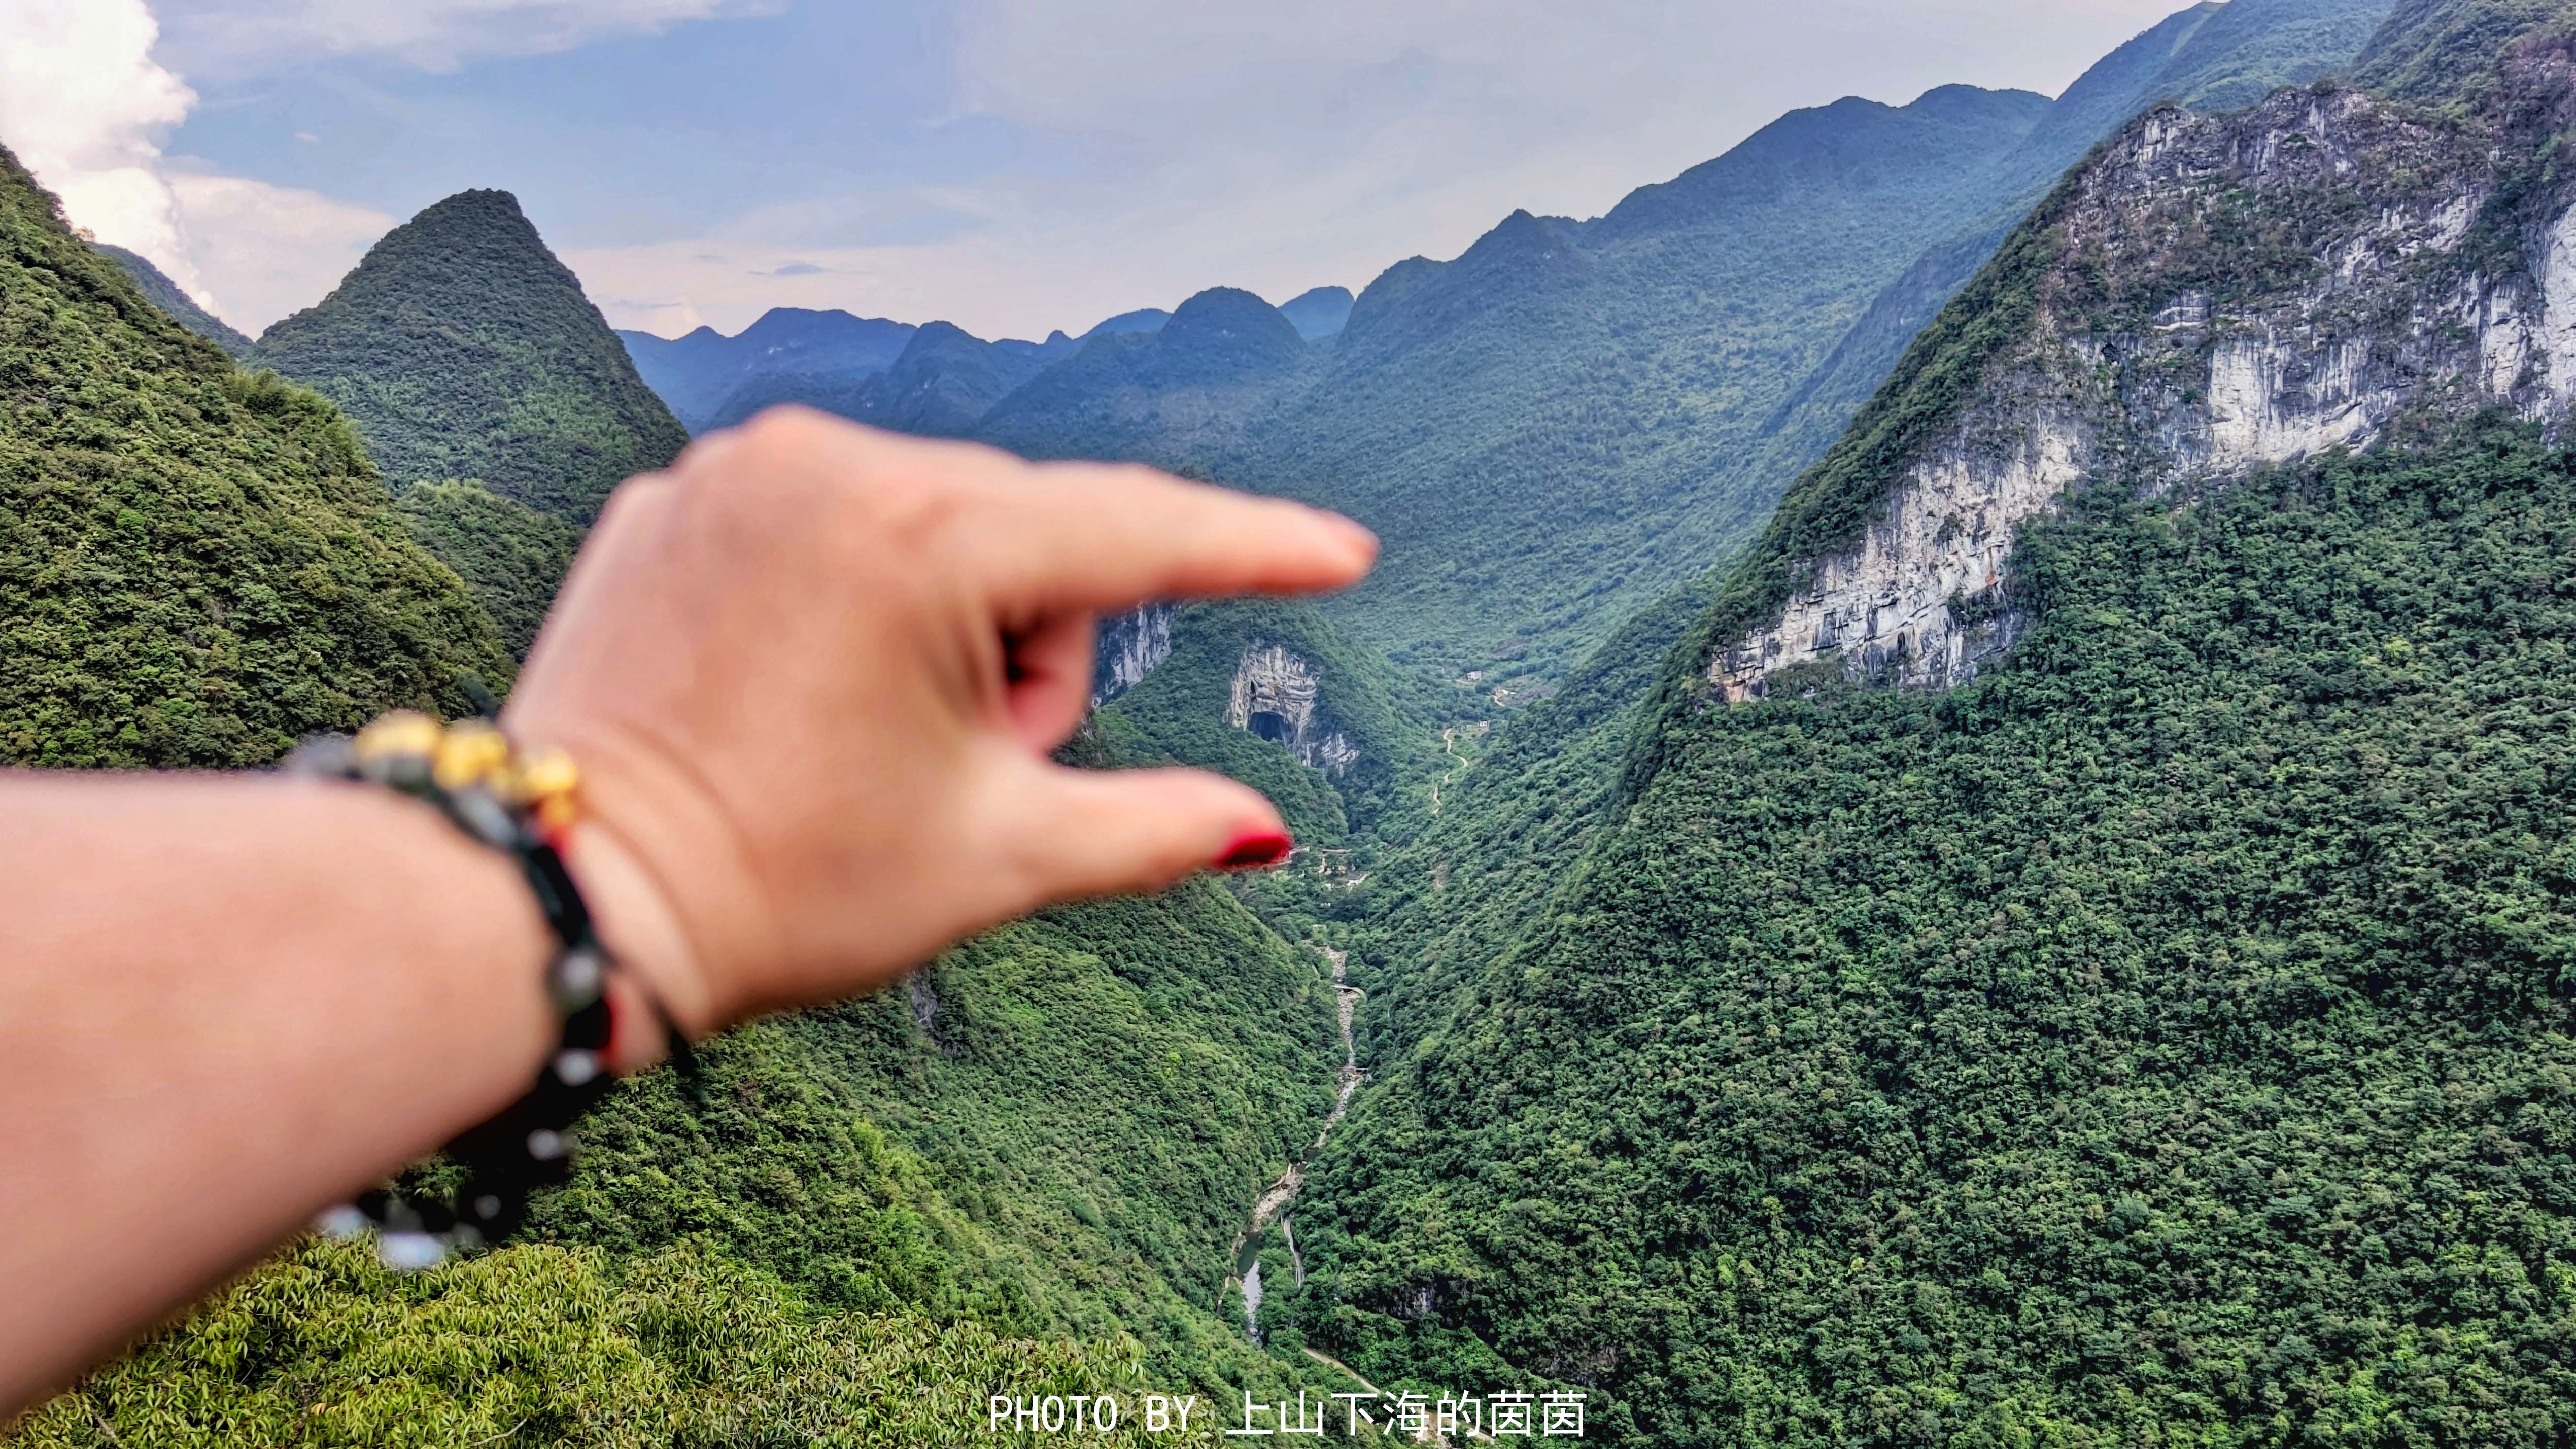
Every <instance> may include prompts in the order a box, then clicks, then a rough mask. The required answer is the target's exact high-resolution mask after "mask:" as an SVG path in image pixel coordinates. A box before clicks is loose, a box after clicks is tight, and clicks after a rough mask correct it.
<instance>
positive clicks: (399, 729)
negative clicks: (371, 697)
mask: <svg viewBox="0 0 2576 1449" xmlns="http://www.w3.org/2000/svg"><path fill="white" fill-rule="evenodd" d="M439 733H440V731H439V727H438V721H436V720H434V719H431V718H430V717H429V716H428V715H425V714H418V713H415V712H413V711H411V710H407V709H398V710H395V711H394V712H393V713H391V714H388V715H385V716H384V717H382V718H381V719H378V720H377V721H376V722H375V723H374V724H371V725H369V726H367V727H366V728H365V729H362V730H360V731H358V737H357V738H356V739H355V740H353V741H351V742H350V749H351V751H352V752H353V753H355V754H356V755H357V757H358V760H359V762H360V763H361V764H364V763H367V762H370V761H375V760H383V759H390V758H393V757H395V756H399V755H427V754H430V753H432V752H433V751H435V750H436V749H437V748H438V739H439Z"/></svg>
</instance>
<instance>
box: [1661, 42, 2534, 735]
mask: <svg viewBox="0 0 2576 1449" xmlns="http://www.w3.org/2000/svg"><path fill="white" fill-rule="evenodd" d="M2559 69H2560V72H2561V74H2560V75H2559V76H2558V77H2557V82H2556V83H2558V84H2561V85H2562V86H2563V84H2564V79H2565V78H2564V65H2563V62H2562V63H2560V66H2559ZM2505 164H2509V155H2508V153H2507V150H2506V148H2503V147H2499V146H2498V145H2497V144H2496V137H2495V136H2494V135H2492V134H2481V133H2480V132H2479V131H2478V130H2477V129H2476V128H2473V127H2469V126H2461V125H2456V124H2452V123H2449V122H2445V121H2440V120H2435V119H2431V118H2427V117H2425V116H2424V115H2423V114H2422V113H2420V112H2416V111H2413V110H2408V109H2403V108H2399V107H2396V106H2392V105H2390V104H2387V103H2385V102H2382V101H2379V100H2376V99H2374V98H2372V97H2370V96H2367V95H2365V94H2362V93H2360V92H2357V91H2351V90H2342V89H2333V88H2320V89H2314V90H2307V91H2295V92H2283V93H2281V94H2278V95H2276V96H2274V97H2273V98H2272V99H2270V100H2269V101H2266V102H2264V103H2263V104H2262V105H2259V106H2257V107H2255V108H2254V109H2252V110H2251V111H2247V112H2244V113H2241V114H2239V115H2235V116H2230V117H2223V118H2214V117H2207V116H2199V115H2194V114H2192V113H2190V112H2187V111H2183V110H2180V109H2178V108H2172V107H2168V108H2164V109H2162V110H2159V111H2156V112H2152V113H2150V114H2148V115H2147V116H2145V117H2142V118H2141V119H2140V120H2139V121H2137V122H2135V123H2133V124H2132V125H2131V126H2130V127H2129V128H2128V129H2127V130H2126V131H2124V132H2123V133H2122V134H2121V135H2120V136H2119V137H2118V138H2117V139H2115V140H2114V141H2113V142H2112V143H2111V144H2110V145H2109V146H2108V147H2107V148H2106V149H2105V151H2104V152H2103V153H2102V154H2101V155H2099V156H2097V157H2096V158H2095V159H2094V161H2093V162H2092V163H2091V164H2090V165H2088V167H2087V168H2086V169H2085V170H2084V171H2083V172H2082V173H2080V174H2079V175H2078V176H2077V177H2076V178H2075V179H2074V180H2073V181H2071V182H2070V183H2069V185H2070V188H2071V189H2070V190H2068V191H2066V192H2063V193H2061V197H2060V203H2061V204H2059V205H2058V206H2057V207H2056V209H2055V213H2054V219H2053V220H2050V219H2047V217H2046V215H2045V214H2044V215H2043V218H2042V219H2041V220H2040V221H2037V222H2034V225H2040V224H2044V225H2045V226H2046V227H2047V231H2046V232H2045V233H2044V234H2042V236H2041V238H2040V240H2041V241H2042V242H2043V243H2044V246H2045V252H2044V257H2045V260H2044V262H2042V263H2041V264H2038V265H2035V266H2031V267H2028V268H2026V270H2025V272H2024V273H2023V274H2021V275H2017V276H2007V277H2006V278H2005V280H2004V283H2003V284H2004V285H2011V286H2022V287H2027V288H2029V289H2030V293H2031V295H2032V298H2033V300H2032V302H2031V304H2030V306H2029V309H2028V315H2027V319H2026V320H2025V321H2024V322H2022V323H2021V325H2020V327H2019V330H2018V332H2017V333H2016V334H2015V335H2013V336H2012V337H2011V338H2010V339H2009V340H2008V341H2006V342H2005V343H2003V344H2002V345H2001V346H1999V347H1997V348H1996V349H1995V350H1994V351H1993V352H1992V353H1991V354H1990V355H1989V356H1988V358H1987V360H1986V361H1985V362H1984V363H1983V365H1982V369H1981V371H1980V372H1979V373H1978V374H1977V376H1976V380H1975V383H1974V386H1973V387H1972V388H1971V389H1970V390H1969V391H1968V395H1967V396H1966V397H1965V398H1964V399H1963V400H1962V402H1961V404H1960V405H1957V406H1954V407H1953V408H1951V409H1950V411H1949V412H1948V414H1947V416H1946V418H1945V419H1944V420H1942V421H1939V422H1936V423H1933V424H1932V425H1930V426H1929V427H1926V428H1923V429H1921V430H1919V431H1917V432H1916V433H1915V434H1914V435H1913V437H1914V441H1913V442H1912V443H1911V444H1910V446H1909V451H1908V452H1907V453H1905V454H1902V455H1899V456H1898V457H1897V458H1896V459H1895V460H1894V461H1893V462H1892V463H1891V464H1886V465H1881V466H1884V467H1886V468H1887V476H1888V477H1889V480H1890V481H1889V482H1888V484H1887V485H1886V487H1885V490H1884V492H1883V493H1882V494H1881V495H1880V497H1879V500H1878V504H1877V507H1876V508H1875V510H1874V511H1873V513H1872V515H1871V517H1870V519H1869V521H1868V522H1867V524H1866V525H1865V526H1864V527H1863V528H1862V530H1861V535H1860V537H1859V539H1858V541H1857V542H1856V543H1854V544H1852V545H1850V546H1848V547H1845V548H1843V549H1841V550H1839V551H1835V552H1830V553H1826V554H1823V555H1818V556H1812V557H1806V558H1797V559H1791V560H1789V561H1787V568H1788V570H1789V573H1788V577H1789V579H1790V581H1791V584H1790V587H1789V589H1788V598H1787V601H1786V603H1785V605H1784V606H1783V607H1782V609H1781V611H1780V613H1779V614H1778V616H1777V618H1776V619H1775V620H1774V621H1772V622H1771V623H1769V624H1767V625H1764V626H1759V627H1756V628H1753V629H1751V630H1749V631H1747V632H1745V633H1744V634H1742V635H1741V636H1740V637H1738V638H1736V639H1735V640H1734V641H1733V642H1732V644H1731V645H1729V646H1726V647H1721V648H1720V649H1719V650H1718V651H1717V652H1716V654H1715V656H1714V658H1713V659H1712V660H1711V662H1710V665H1709V670H1708V677H1709V680H1710V683H1711V684H1712V685H1714V686H1715V687H1716V688H1717V690H1718V691H1720V692H1722V693H1723V695H1724V696H1725V697H1726V698H1727V699H1729V700H1730V701H1741V700H1745V699H1748V698H1754V697H1758V696H1760V695H1763V694H1765V693H1767V692H1769V689H1770V687H1771V682H1772V680H1773V679H1774V677H1775V676H1777V675H1779V674H1780V673H1781V672H1782V671H1784V670H1789V669H1794V668H1798V667H1800V666H1816V667H1828V668H1839V670H1840V672H1841V673H1842V675H1843V676H1844V677H1846V678H1850V679H1856V680H1877V681H1882V682H1885V683H1890V684H1898V685H1911V686H1918V687H1929V688H1942V687H1947V686H1950V685H1953V684H1957V683H1961V682H1963V681H1965V680H1967V679H1969V678H1972V677H1974V676H1975V674H1976V673H1977V672H1978V671H1979V669H1980V668H1982V667H1984V666H1985V665H1987V664H1988V663H1989V662H1990V661H1992V660H1993V659H1994V658H1995V657H1996V656H1997V655H1999V654H2000V653H2002V652H2003V651H2004V650H2005V649H2006V648H2008V647H2009V646H2010V645H2011V644H2012V642H2013V641H2014V639H2015V638H2016V637H2018V636H2019V635H2020V634H2021V633H2022V632H2023V630H2024V628H2025V627H2026V625H2027V622H2028V620H2027V616H2026V610H2025V608H2024V606H2023V605H2022V604H2021V603H2020V602H2018V601H2017V600H2015V599H2014V598H2013V597H2012V594H2011V590H2010V586H2009V569H2008V565H2009V563H2010V558H2011V552H2012V548H2013V541H2014V537H2015V533H2016V530H2017V529H2018V528H2019V527H2020V526H2021V525H2022V524H2023V523H2024V522H2026V521H2028V520H2030V519H2032V518H2034V517H2035V516H2037V515H2040V514H2042V513H2044V512H2047V511H2048V510H2050V509H2051V508H2053V507H2055V506H2056V504H2057V503H2058V501H2059V500H2060V499H2061V498H2062V497H2063V496H2064V495H2065V494H2066V491H2067V490H2068V489H2069V488H2072V487H2076V486H2078V485H2080V484H2092V483H2102V482H2107V483H2111V484H2113V485H2115V486H2122V487H2126V488H2129V489H2132V490H2135V491H2136V492H2138V493H2141V494H2144V495H2148V496H2153V495H2156V494H2160V493H2164V492H2167V491H2171V490H2177V489H2180V490H2186V492H2188V491H2189V490H2196V489H2199V488H2203V487H2207V486H2212V485H2216V484H2221V483H2223V482H2224V481H2225V480H2226V479H2228V478H2231V477H2241V476H2243V475H2244V474H2246V473H2248V472H2250V471H2252V470H2255V469H2257V468H2260V467H2263V466H2265V465H2269V464H2276V463H2289V462H2295V461H2298V460H2300V459H2304V458H2308V457H2312V456H2315V455H2317V454H2320V453H2323V452H2326V451H2328V450H2331V449H2334V448H2339V447H2352V448H2359V447H2364V446H2367V445H2369V444H2371V443H2373V442H2374V441H2377V440H2379V439H2381V438H2383V437H2384V436H2386V435H2387V433H2388V431H2389V430H2390V428H2391V427H2392V426H2393V425H2397V424H2401V423H2403V422H2404V421H2405V420H2407V419H2408V418H2410V417H2420V416H2459V415H2464V414H2466V413H2469V412H2472V411H2475V410H2477V409H2479V408H2482V407H2490V406H2494V407H2503V408H2506V409H2510V410H2511V411H2513V412H2514V413H2517V414H2519V415H2521V416H2523V417H2525V418H2530V419H2537V420H2540V421H2542V422H2544V423H2545V424H2547V425H2549V426H2552V427H2555V426H2556V425H2557V424H2558V422H2559V421H2560V420H2561V419H2563V417H2564V416H2565V414H2566V412H2567V409H2568V407H2569V404H2570V402H2571V400H2576V208H2566V209H2559V210H2555V212H2554V219H2550V218H2549V216H2548V215H2547V214H2546V213H2544V214H2543V216H2542V219H2539V220H2536V221H2517V220H2515V219H2514V216H2513V214H2512V210H2511V208H2508V207H2506V206H2504V205H2502V204H2498V205H2495V206H2492V207H2491V206H2490V203H2491V202H2494V201H2495V200H2496V198H2497V197H2498V194H2499V189H2500V187H2501V185H2502V179H2501V176H2500V168H2501V167H2502V166H2503V165H2505ZM2008 256H2009V254H2008ZM2009 264H2010V263H2009V260H2007V262H2001V263H1998V264H1997V265H1998V266H2006V265H2009ZM1988 305H1989V307H1991V306H1993V305H1994V304H1993V303H1992V301H1991V299H1989V301H1988ZM1935 325H1936V329H1937V328H1938V326H1939V325H1940V324H1935ZM1927 335H1928V334H1927ZM1918 350H1920V344H1918ZM1912 361H1913V360H1911V359H1910V360H1909V365H1912ZM1904 380H1905V378H1904V373H1903V370H1902V369H1901V370H1900V376H1899V378H1898V379H1896V380H1895V381H1893V382H1891V384H1890V385H1891V387H1895V386H1899V385H1901V384H1902V383H1903V382H1904ZM1863 421H1864V423H1866V422H1867V418H1866V416H1865V417H1864V420H1863ZM1785 511H1786V506H1785V505H1784V512H1785Z"/></svg>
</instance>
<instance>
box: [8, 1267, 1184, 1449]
mask: <svg viewBox="0 0 2576 1449" xmlns="http://www.w3.org/2000/svg"><path fill="white" fill-rule="evenodd" d="M174 1389H176V1390H179V1391H178V1392H174ZM1151 1391H1152V1388H1151V1386H1150V1385H1149V1384H1148V1382H1147V1381H1146V1379H1145V1378H1144V1377H1143V1375H1142V1373H1141V1366H1140V1365H1139V1364H1138V1363H1137V1362H1136V1360H1135V1359H1134V1357H1133V1356H1132V1355H1120V1354H1117V1353H1111V1352H1104V1351H1101V1350H1097V1349H1086V1348H1083V1347H1081V1346H1079V1345H1076V1344H1073V1343H1069V1342H1062V1341H1051V1342H1032V1341H1027V1340H1019V1339H1011V1338H1005V1337H1001V1336H998V1335H996V1334H994V1333H993V1332H991V1331H990V1330H988V1329H984V1328H981V1327H978V1326H976V1325H974V1324H971V1323H944V1324H943V1323H936V1322H933V1321H931V1320H929V1319H927V1318H924V1317H921V1316H919V1315H917V1314H902V1313H895V1314H884V1315H874V1316H866V1317H862V1316H857V1315H851V1314H832V1313H817V1312H815V1311H814V1310H813V1309H811V1308H810V1307H808V1306H807V1305H806V1304H804V1303H803V1302H801V1301H800V1300H799V1299H798V1298H797V1296H796V1295H795V1294H794V1293H793V1292H791V1291H789V1290H788V1289H786V1288H785V1287H784V1286H782V1285H781V1284H780V1283H779V1282H778V1281H777V1279H775V1278H773V1277H770V1276H768V1275H767V1274H764V1273H760V1272H758V1271H756V1270H751V1269H746V1268H742V1267H739V1266H737V1265H734V1264H732V1263H729V1262H727V1261H725V1260H723V1259H721V1258H718V1257H714V1256H711V1255H709V1254H706V1253H702V1252H698V1251H695V1250H693V1249H689V1248H673V1249H669V1250H666V1251H662V1252H658V1253H653V1254H649V1255H646V1256H642V1257H638V1258H632V1259H624V1260H620V1259H617V1258H612V1257H609V1256H607V1255H605V1254H602V1253H600V1252H598V1251H597V1250H595V1249H584V1248H567V1247H558V1246H545V1245H533V1244H532V1245H528V1246H522V1247H511V1248H504V1249H502V1250H500V1251H498V1252H495V1253H490V1254H486V1255H484V1256H481V1257H477V1258H472V1259H468V1260H466V1261H464V1262H461V1263H456V1264H451V1265H450V1266H448V1267H445V1268H441V1269H438V1270H435V1271H433V1272H429V1273H424V1274H420V1275H417V1276H406V1275H397V1274H392V1273H388V1272H386V1271H385V1270H383V1269H382V1268H379V1267H377V1266H376V1264H375V1260H374V1256H373V1254H372V1253H370V1252H368V1251H367V1250H365V1249H363V1248H359V1247H332V1246H328V1245H323V1244H318V1243H308V1244H306V1245H304V1246H302V1247H300V1248H298V1249H297V1250H296V1251H294V1252H293V1253H291V1254H289V1255H288V1256H286V1257H285V1258H284V1259H282V1260H280V1261H279V1262H277V1263H274V1264H272V1265H270V1266H269V1267H266V1268H264V1269H262V1270H260V1271H259V1272H257V1273H254V1274H252V1275H251V1276H250V1277H248V1278H246V1279H244V1280H243V1281H241V1282H240V1283H237V1284H235V1285H233V1286H232V1287H230V1288H228V1289H226V1290H224V1291H223V1292H222V1293H221V1294H219V1295H217V1297H216V1298H215V1299H214V1300H213V1301H212V1302H211V1303H209V1304H207V1305H206V1306H205V1307H204V1308H203V1309H201V1310H200V1311H199V1312H198V1313H197V1314H196V1315H194V1316H193V1317H191V1318H190V1319H189V1320H188V1321H187V1322H186V1323H184V1324H182V1325H181V1326H179V1327H178V1328H176V1329H174V1330H172V1331H171V1332H169V1333H167V1334H164V1335H163V1336H162V1337H160V1338H158V1339H156V1340H154V1341H153V1342H152V1343H151V1344H149V1345H147V1346H145V1347H144V1348H143V1349H142V1350H140V1351H139V1352H137V1353H136V1354H135V1355H134V1356H133V1357H132V1358H130V1359H128V1360H127V1361H126V1362H124V1363H123V1364H121V1365H119V1366H117V1367H116V1368H114V1369H111V1370H109V1371H108V1372H106V1373H104V1374H101V1375H99V1376H98V1377H96V1378H94V1379H92V1380H90V1381H89V1382H87V1383H85V1384H83V1385H81V1386H80V1387H79V1388H77V1389H75V1390H73V1391H72V1392H70V1393H67V1394H64V1395H62V1396H61V1397H59V1398H57V1399H55V1400H53V1401H52V1402H51V1403H49V1404H47V1405H45V1406H44V1407H42V1408H40V1409H38V1410H36V1411H35V1413H34V1414H33V1415H31V1416H30V1417H29V1418H28V1419H27V1420H26V1421H24V1422H23V1423H21V1424H19V1425H18V1426H17V1427H16V1429H15V1430H14V1431H13V1432H11V1433H8V1434H7V1435H5V1436H0V1438H5V1441H6V1442H8V1443H9V1444H11V1445H13V1446H23V1449H138V1446H143V1445H218V1444H225V1445H231V1444H257V1445H260V1446H263V1449H286V1446H313V1449H321V1446H325V1445H350V1444H403V1445H419V1446H424V1449H475V1446H489V1445H497V1444H617V1445H670V1446H674V1449H683V1446H685V1449H713V1446H718V1445H726V1446H732V1445H741V1446H751V1445H786V1444H794V1445H797V1446H800V1449H805V1446H811V1449H877V1446H881V1445H887V1444H955V1443H959V1442H963V1441H964V1440H966V1439H967V1438H969V1437H970V1436H971V1437H975V1438H977V1439H978V1441H979V1442H989V1443H994V1444H1017V1445H1035V1444H1040V1443H1057V1442H1064V1441H1063V1440H1062V1439H1061V1438H1059V1437H1058V1436H1053V1435H1040V1434H1021V1433H1016V1432H1004V1433H998V1434H990V1435H985V1434H982V1433H981V1432H980V1431H982V1430H983V1429H984V1427H985V1425H986V1424H987V1422H988V1418H987V1407H986V1404H987V1399H988V1397H989V1396H991V1395H997V1394H998V1395H1012V1396H1031V1395H1036V1396H1042V1395H1047V1394H1061V1395H1071V1394H1085V1395H1097V1394H1100V1393H1104V1392H1105V1393H1112V1394H1115V1395H1117V1396H1118V1398H1119V1400H1120V1403H1121V1407H1122V1408H1123V1409H1125V1410H1126V1412H1127V1414H1128V1416H1129V1417H1128V1419H1127V1422H1125V1423H1122V1424H1121V1425H1120V1426H1119V1428H1118V1430H1117V1432H1116V1433H1114V1434H1111V1435H1097V1434H1092V1435H1075V1436H1072V1441H1073V1442H1077V1443H1093V1444H1146V1443H1155V1444H1162V1443H1171V1442H1187V1443H1207V1444H1213V1443H1216V1442H1219V1440H1218V1436H1217V1435H1216V1434H1215V1433H1214V1432H1213V1430H1214V1428H1215V1426H1214V1425H1212V1424H1210V1423H1209V1422H1208V1421H1207V1420H1206V1419H1205V1418H1204V1417H1201V1418H1198V1419H1196V1420H1194V1421H1193V1424H1192V1428H1193V1430H1194V1431H1206V1432H1204V1433H1201V1432H1194V1433H1193V1434H1191V1435H1189V1436H1186V1437H1181V1436H1174V1435H1168V1434H1163V1435H1152V1436H1148V1435H1147V1434H1146V1433H1145V1432H1144V1421H1143V1416H1142V1414H1141V1412H1139V1407H1138V1401H1139V1398H1140V1396H1141V1395H1142V1394H1143V1393H1146V1392H1151Z"/></svg>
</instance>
